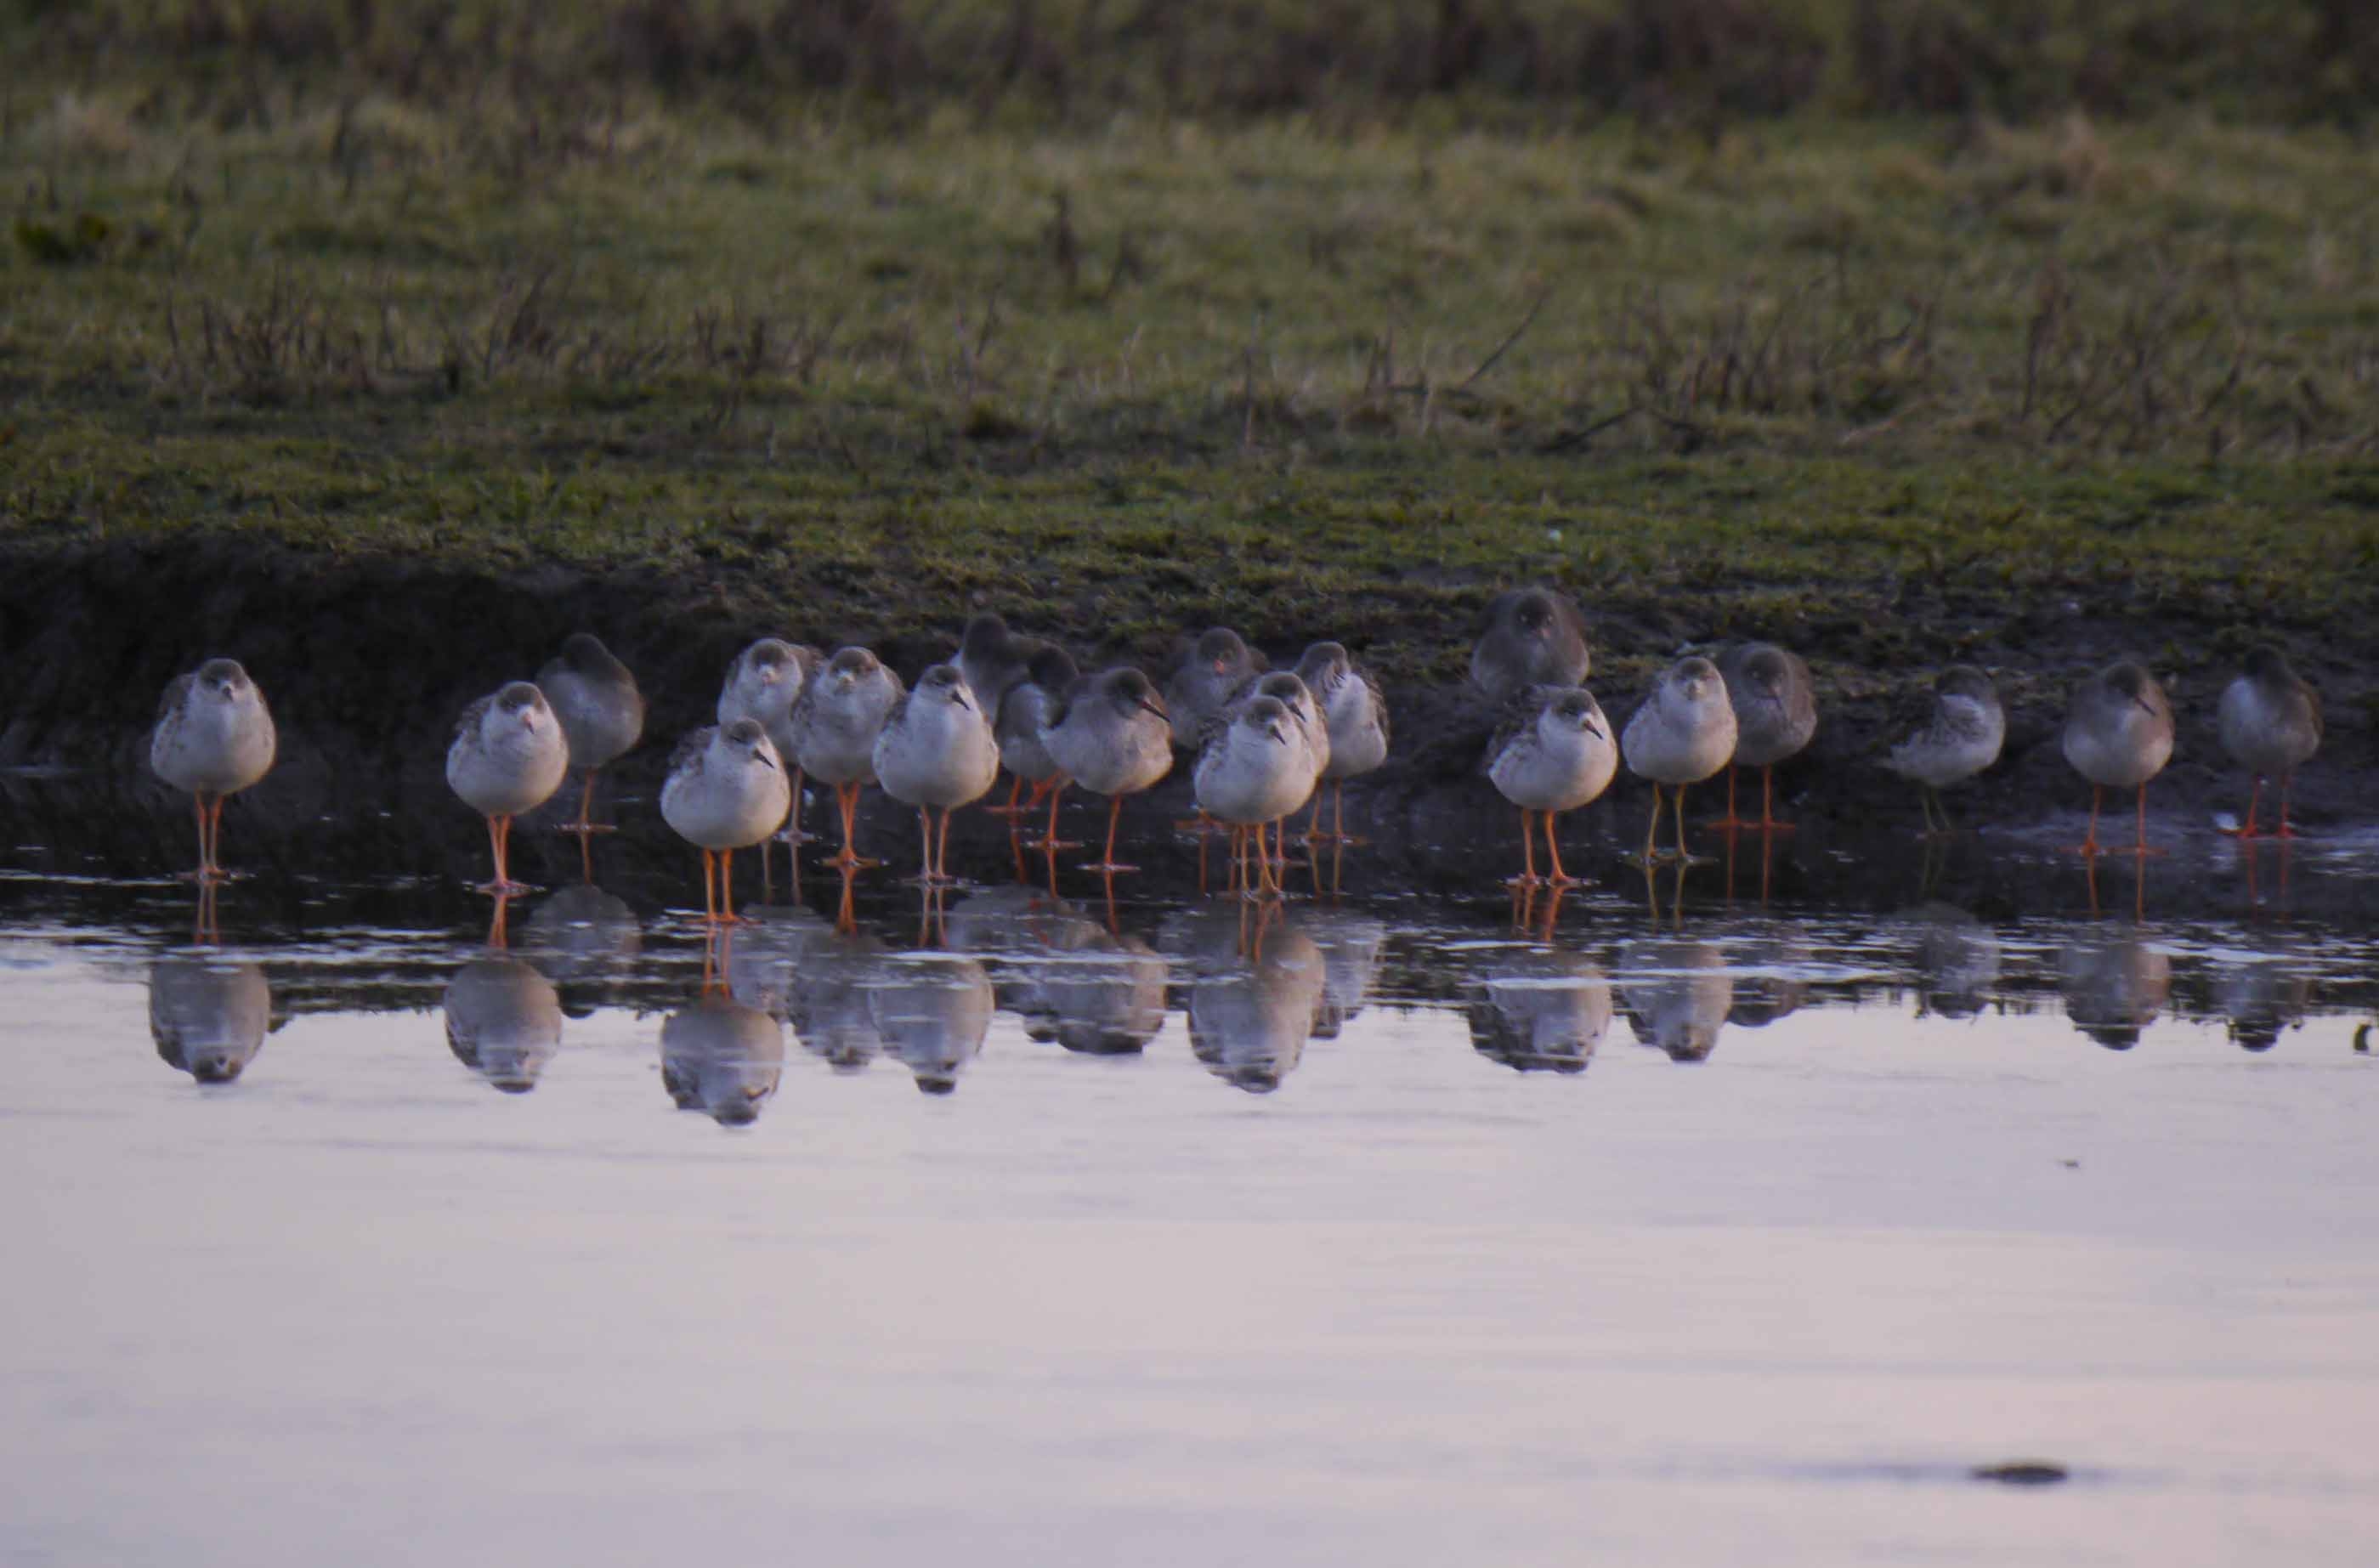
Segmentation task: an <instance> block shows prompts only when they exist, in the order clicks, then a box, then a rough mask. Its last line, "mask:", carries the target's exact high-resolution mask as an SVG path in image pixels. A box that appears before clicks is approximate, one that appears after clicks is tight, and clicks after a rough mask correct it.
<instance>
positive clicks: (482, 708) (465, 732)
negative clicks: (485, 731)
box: [454, 693, 496, 741]
mask: <svg viewBox="0 0 2379 1568" xmlns="http://www.w3.org/2000/svg"><path fill="white" fill-rule="evenodd" d="M495 705H496V699H495V694H493V693H489V694H488V695H486V696H484V697H481V698H480V699H479V700H478V701H477V702H475V703H473V704H472V705H471V706H468V707H466V708H465V709H464V710H463V717H462V718H458V719H456V720H455V721H454V739H455V740H457V741H462V740H467V739H468V738H470V737H471V736H473V735H477V733H478V732H479V725H480V722H481V721H482V720H483V719H485V718H487V717H488V709H489V708H491V707H493V706H495Z"/></svg>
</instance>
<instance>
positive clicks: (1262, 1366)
mask: <svg viewBox="0 0 2379 1568" xmlns="http://www.w3.org/2000/svg"><path fill="white" fill-rule="evenodd" d="M606 852H607V851H606V850H605V849H604V848H602V847H598V850H597V852H596V855H595V858H594V862H593V864H594V869H595V870H596V872H597V873H598V878H599V877H600V876H601V874H604V873H605V871H606V870H607V868H606V865H605V861H604V856H605V854H606ZM1818 852H1819V851H1817V850H1805V849H1795V850H1790V851H1789V853H1791V854H1793V855H1800V856H1807V855H1811V854H1816V853H1818ZM1993 852H1994V853H2011V854H2012V855H2013V856H2014V858H2015V860H2016V861H2017V862H2023V863H2024V864H2028V865H2029V866H2030V868H2031V869H2030V870H2028V871H2022V870H2021V869H2020V871H2019V873H2011V874H2009V876H2010V878H2011V880H2007V881H2005V882H2004V883H1994V884H1993V888H1994V890H1993V891H1992V892H1991V894H1990V895H1989V897H1988V898H1987V899H1984V900H1981V902H1982V903H1983V904H1984V905H1986V906H1987V907H1982V908H1979V909H1977V908H1974V907H1967V906H1966V905H1962V904H1961V902H1960V901H1959V900H1958V899H1957V898H1956V897H1955V896H1944V895H1941V894H1939V893H1938V892H1936V891H1935V890H1934V889H1933V888H1932V887H1930V878H1931V877H1932V871H1931V868H1929V867H1928V868H1926V872H1925V879H1924V880H1922V881H1920V880H1919V879H1918V878H1917V875H1916V874H1915V872H1914V868H1913V867H1910V866H1902V865H1900V864H1898V863H1897V861H1898V860H1899V859H1901V858H1906V857H1913V856H1914V850H1906V849H1902V850H1890V851H1888V852H1882V853H1881V854H1879V857H1878V861H1877V862H1876V863H1877V864H1878V872H1877V875H1878V877H1879V878H1880V877H1884V876H1885V874H1886V873H1887V872H1888V873H1889V878H1888V880H1890V881H1891V886H1892V887H1893V888H1894V889H1899V890H1898V891H1888V892H1887V891H1879V892H1878V896H1877V897H1875V898H1873V899H1867V900H1866V901H1864V902H1863V903H1861V902H1858V901H1856V900H1850V899H1831V900H1827V899H1798V900H1794V899H1775V898H1771V899H1769V900H1768V901H1767V902H1765V903H1763V902H1762V901H1761V899H1759V897H1758V879H1757V878H1756V877H1752V876H1749V875H1744V876H1742V877H1740V878H1739V879H1738V880H1737V882H1736V883H1735V885H1734V887H1733V896H1732V897H1730V896H1729V890H1728V887H1727V886H1726V884H1725V882H1724V881H1723V880H1722V878H1721V872H1720V870H1719V869H1718V868H1709V869H1707V870H1703V871H1697V872H1696V873H1694V874H1692V876H1690V877H1689V878H1688V879H1687V880H1686V881H1685V884H1684V893H1683V898H1682V900H1681V901H1682V904H1683V908H1682V910H1681V911H1680V910H1679V909H1678V908H1677V907H1676V906H1677V904H1678V903H1679V902H1680V900H1679V899H1678V898H1677V896H1676V891H1675V889H1676V884H1675V883H1674V881H1673V877H1671V876H1664V877H1663V878H1662V879H1661V881H1660V883H1659V884H1656V885H1655V886H1654V887H1652V888H1651V889H1650V890H1649V893H1647V890H1646V889H1645V888H1644V887H1643V885H1642V883H1641V880H1640V878H1638V879H1636V880H1635V881H1632V882H1631V881H1629V880H1627V879H1626V878H1624V877H1607V878H1605V879H1603V880H1602V881H1601V882H1600V883H1599V884H1598V885H1597V886H1596V887H1591V888H1588V889H1586V890H1583V891H1581V892H1580V893H1576V894H1573V895H1571V896H1570V897H1569V898H1568V899H1564V901H1563V902H1562V904H1561V906H1560V907H1559V908H1558V909H1550V908H1549V907H1548V906H1547V905H1546V904H1545V903H1543V902H1542V901H1540V902H1539V904H1538V905H1537V906H1536V907H1535V908H1533V909H1528V910H1518V911H1516V910H1515V909H1514V908H1513V906H1512V905H1511V903H1510V902H1509V900H1507V899H1503V897H1502V896H1500V895H1492V896H1488V897H1481V898H1475V899H1473V898H1463V897H1454V896H1444V895H1440V894H1428V895H1422V894H1418V893H1413V892H1409V891H1404V890H1399V889H1398V888H1396V887H1388V886H1356V887H1352V888H1350V889H1346V890H1343V891H1342V893H1341V895H1340V896H1339V897H1337V898H1335V899H1333V898H1330V897H1326V896H1324V897H1313V896H1306V897H1301V898H1299V899H1295V900H1293V901H1291V902H1290V903H1289V904H1287V905H1286V907H1285V908H1284V909H1282V910H1280V911H1278V912H1276V913H1274V914H1269V915H1267V914H1265V913H1263V912H1262V911H1250V910H1248V909H1245V908H1243V907H1242V906H1240V905H1239V904H1238V903H1236V902H1229V901H1224V900H1219V899H1202V898H1200V897H1199V896H1197V894H1196V892H1195V889H1194V887H1192V886H1185V885H1183V884H1182V883H1181V882H1180V881H1179V879H1177V878H1173V877H1164V878H1151V879H1150V882H1151V886H1149V887H1146V888H1143V889H1135V888H1129V887H1127V888H1126V889H1125V890H1126V892H1127V893H1128V894H1129V895H1130V896H1129V898H1127V899H1126V900H1125V901H1123V902H1121V903H1118V904H1117V905H1116V906H1114V907H1113V908H1112V909H1110V908H1109V906H1108V905H1107V904H1106V903H1105V901H1104V900H1102V899H1099V898H1097V897H1096V887H1095V886H1094V885H1090V886H1081V887H1078V886H1073V885H1071V884H1070V883H1069V884H1066V885H1062V886H1063V890H1064V891H1065V892H1066V893H1067V894H1068V898H1066V899H1051V898H1050V897H1048V895H1047V893H1046V890H1045V889H1042V890H1040V891H1038V892H1036V891H1035V890H1034V889H1033V888H1032V887H973V888H971V889H966V890H961V891H960V892H957V893H954V894H952V895H950V896H948V898H947V899H945V900H944V901H943V903H942V906H941V911H940V918H939V919H938V920H937V919H936V918H935V911H933V909H932V908H931V907H930V906H928V905H925V904H924V902H923V900H922V898H921V896H920V895H919V894H918V893H917V892H916V891H915V890H913V889H909V888H904V887H900V886H899V885H898V884H895V883H892V882H890V881H889V880H888V874H884V873H877V874H875V875H876V878H879V879H884V880H882V881H881V884H880V886H871V885H870V884H868V883H865V882H863V885H862V890H861V894H860V898H859V900H858V901H857V903H856V904H855V906H854V907H853V908H852V909H851V911H849V913H850V915H851V919H850V920H849V921H848V922H839V921H838V918H837V917H838V916H839V915H840V914H842V913H843V912H844V911H841V910H840V909H839V908H838V907H837V899H836V898H835V896H834V889H832V888H831V887H826V888H822V887H819V886H818V885H817V884H816V882H815V879H814V878H813V879H812V881H811V882H810V883H809V884H808V885H807V886H806V887H804V889H803V891H804V892H805V893H806V894H807V895H808V898H809V900H810V901H809V902H807V903H804V904H800V905H795V904H792V903H790V902H779V903H777V904H775V905H771V906H767V907H765V908H762V909H760V910H758V911H757V912H758V913H759V915H760V917H761V918H760V923H758V924H756V925H755V926H753V927H752V928H750V929H748V930H745V931H743V932H742V933H740V934H738V935H735V936H734V937H733V938H732V939H731V941H730V942H729V943H728V944H727V945H726V947H725V950H724V952H723V953H719V952H714V951H711V950H709V949H708V948H707V947H706V944H705V943H704V941H703V939H702V937H701V935H700V933H699V931H698V929H697V928H696V926H695V925H694V924H693V923H690V922H689V920H688V919H687V918H686V916H685V914H684V912H683V911H682V905H683V903H684V902H685V900H686V899H687V898H688V896H689V895H690V894H691V893H692V892H693V891H694V883H693V874H692V864H691V861H690V859H689V860H688V862H687V863H686V864H685V865H684V866H682V867H679V866H677V865H676V864H675V862H674V861H670V862H669V869H668V871H667V874H660V873H658V872H655V871H654V870H652V869H651V868H646V867H637V868H633V872H632V874H622V875H620V876H619V878H618V880H617V881H615V882H612V883H607V884H606V885H605V887H603V888H602V889H600V890H598V888H596V887H564V888H562V889H561V890H558V891H555V892H550V893H547V894H544V895H541V896H537V897H534V898H530V899H524V900H519V901H517V902H516V903H515V904H514V905H513V907H512V908H511V909H510V910H509V911H507V913H506V918H505V922H504V928H503V929H502V930H501V932H499V933H492V934H491V933H490V931H489V928H488V924H487V915H486V906H485V905H484V903H478V902H474V901H473V900H471V899H467V898H465V897H464V896H463V895H461V894H460V893H458V892H457V891H455V890H454V889H453V888H451V887H447V886H445V885H443V884H442V883H440V884H435V885H432V884H429V883H426V882H412V883H398V884H394V885H391V884H388V883H385V882H374V881H371V880H369V879H367V878H363V877H357V876H344V875H332V874H324V875H321V876H319V877H313V878H298V879H293V878H290V877H286V876H283V875H280V874H271V875H266V876H260V877H258V878H256V879H254V880H252V881H248V882H242V883H235V884H234V885H233V886H231V887H229V888H227V889H225V890H224V891H223V894H222V896H221V898H220V899H219V901H218V904H217V907H216V909H215V911H213V912H214V915H215V921H216V924H217V926H219V935H220V941H219V942H199V941H195V940H194V939H193V938H194V935H199V934H200V933H199V930H198V925H199V909H198V907H197V896H196V895H195V894H194V893H193V892H192V891H191V890H190V889H189V888H188V887H186V886H179V885H175V884H173V883H170V882H164V881H146V882H143V881H137V880H126V879H124V878H123V877H121V876H120V875H116V874H112V873H113V872H115V871H117V870H120V869H121V868H120V867H112V866H109V865H107V864H105V863H103V862H104V857H85V858H80V859H78V857H76V856H74V855H71V854H62V853H59V852H57V851H56V850H54V848H45V849H39V850H35V849H30V848H26V849H20V850H18V851H17V852H16V853H15V854H14V857H13V860H12V862H11V863H12V864H13V865H14V867H15V868H16V869H14V870H12V871H6V872H0V1123H5V1131H4V1132H0V1175H5V1176H6V1180H7V1182H8V1185H9V1188H10V1189H11V1190H12V1191H13V1192H14V1193H15V1194H16V1199H15V1201H13V1202H12V1203H10V1204H9V1205H8V1206H7V1208H6V1217H5V1218H0V1254H4V1255H5V1256H6V1258H7V1259H8V1260H9V1264H10V1267H9V1271H8V1272H9V1284H8V1285H7V1287H6V1291H5V1293H0V1302H5V1306H0V1313H5V1317H0V1326H5V1328H6V1333H5V1334H0V1394H5V1409H6V1412H7V1414H6V1417H5V1418H0V1445H5V1452H0V1561H6V1562H12V1563H14V1562H25V1563H50V1562H55V1563H76V1564H81V1563H93V1562H176V1563H242V1564H255V1563H313V1562H324V1561H330V1560H333V1559H336V1560H341V1561H347V1562H392V1563H394V1562H423V1561H438V1560H441V1559H443V1560H452V1561H458V1562H499V1561H510V1562H565V1561H566V1562H596V1563H610V1562H622V1563H626V1562H650V1561H653V1560H655V1559H657V1558H659V1557H662V1556H663V1555H664V1554H680V1555H682V1554H686V1553H701V1552H719V1553H726V1552H738V1553H743V1552H750V1551H753V1550H763V1551H766V1552H767V1553H768V1554H769V1555H770V1556H771V1557H778V1558H781V1557H784V1556H788V1555H791V1554H792V1553H795V1552H802V1553H806V1554H810V1555H814V1556H815V1557H816V1558H817V1559H818V1560H820V1561H825V1562H863V1561H864V1562H943V1561H962V1562H969V1563H1018V1564H1024V1563H1035V1564H1038V1563H1051V1562H1123V1561H1131V1562H1160V1563H1172V1562H1180V1563H1199V1564H1205V1563H1215V1562H1250V1563H1278V1562H1288V1563H1306V1562H1310V1563H1325V1562H1326V1563H1339V1562H1349V1561H1365V1562H1374V1563H1415V1564H1421V1563H1428V1564H1441V1563H1444V1562H1481V1563H1484V1562H1579V1561H1584V1560H1601V1561H1612V1562H1745V1561H1751V1560H1755V1559H1756V1560H1757V1561H1761V1562H1808V1563H1829V1564H1831V1563H1843V1562H1918V1561H1922V1562H1987V1563H2006V1562H2059V1563H2092V1562H2155V1563H2158V1564H2176V1563H2199V1562H2204V1563H2217V1562H2221V1563H2228V1562H2340V1563H2345V1562H2354V1563H2362V1562H2369V1561H2371V1560H2372V1555H2373V1550H2379V1246H2374V1243H2379V1217H2374V1212H2375V1211H2374V1205H2373V1194H2374V1193H2379V1141H2375V1140H2374V1137H2373V1125H2374V1114H2375V1113H2379V1061H2374V1058H2373V1055H2370V1054H2368V1053H2367V1052H2365V1051H2364V1050H2363V1049H2362V1047H2363V1046H2364V1045H2366V1044H2368V1043H2370V1042H2369V1040H2368V1038H2367V1037H2365V1036H2361V1035H2359V1034H2358V1031H2359V1030H2361V1027H2362V1026H2364V1025H2366V1024H2368V1023H2369V1021H2370V1019H2371V1016H2372V1008H2373V1005H2374V1000H2379V929H2374V927H2373V925H2372V924H2370V923H2368V922H2366V921H2364V920H2363V919H2361V917H2360V915H2359V914H2357V913H2355V912H2354V911H2356V910H2358V909H2359V908H2360V905H2359V904H2358V903H2357V902H2356V900H2357V899H2360V898H2361V897H2362V896H2363V895H2362V894H2361V893H2360V892H2358V891H2356V890H2357V889H2359V888H2361V887H2363V886H2364V885H2365V883H2366V879H2367V878H2368V877H2369V876H2370V874H2371V873H2372V871H2373V869H2374V862H2373V859H2372V857H2370V856H2369V855H2368V854H2367V853H2364V852H2361V851H2358V850H2351V849H2349V850H2335V849H2334V850H2329V851H2326V852H2323V851H2314V850H2305V851H2303V852H2301V854H2300V855H2299V856H2297V857H2296V859H2297V863H2296V864H2295V865H2294V866H2293V867H2292V872H2291V874H2292V876H2293V878H2294V881H2293V884H2292V885H2291V886H2289V887H2285V888H2283V887H2278V885H2277V883H2276V862H2273V861H2272V860H2270V859H2269V858H2267V859H2266V860H2265V861H2264V862H2261V864H2262V870H2261V873H2260V875H2261V878H2262V880H2261V881H2260V882H2259V884H2258V885H2257V887H2255V888H2253V889H2252V890H2249V889H2247V888H2246V887H2244V883H2243V877H2244V867H2243V865H2242V864H2241V863H2240V862H2237V860H2236V859H2235V857H2233V858H2221V857H2215V858H2209V859H2206V860H2204V861H2203V862H2183V863H2180V864H2175V865H2171V866H2164V865H2159V866H2158V867H2156V868H2155V869H2153V870H2152V871H2151V872H2150V873H2149V881H2148V882H2147V884H2146V885H2145V886H2144V887H2141V886H2137V885H2135V883H2134V880H2133V874H2132V873H2131V870H2130V869H2129V868H2122V869H2119V870H2117V871H2112V872H2110V873H2108V874H2107V877H2108V880H2107V881H2106V882H2105V883H2103V884H2102V885H2101V886H2100V887H2098V888H2097V889H2095V893H2096V895H2097V900H2096V901H2097V905H2098V908H2099V910H2100V911H2101V912H2099V913H2098V914H2096V915H2095V916H2094V915H2093V914H2092V912H2091V898H2090V894H2091V892H2092V890H2091V889H2089V888H2087V887H2085V885H2084V882H2083V877H2082V876H2081V874H2080V873H2079V872H2078V871H2075V870H2073V869H2071V867H2070V866H2066V865H2062V864H2059V863H2057V862H2055V860H2054V857H2053V856H2051V855H2049V854H2048V853H2047V851H2046V850H2023V849H2019V850H2013V851H1993ZM233 856H234V859H235V860H236V858H237V844H236V842H235V843H234V845H233ZM2027 856H2029V857H2030V859H2029V860H2028V861H2027V860H2026V857H2027ZM1999 869H2000V870H2004V868H2003V867H2002V868H1999ZM1356 880H1357V882H1358V883H1359V882H1360V878H1359V877H1358V878H1357V879H1356ZM1785 880H1786V881H1787V882H1788V883H1789V880H1790V879H1785ZM1838 880H1839V878H1838ZM1853 880H1855V878H1854V879H1853ZM1949 885H1950V887H1951V888H1952V894H1953V895H1954V892H1955V889H1956V887H1959V886H1961V885H1960V884H1958V883H1957V882H1956V879H1955V878H1954V877H1952V878H1951V879H1950V883H1949ZM1966 885H1968V886H1971V885H1972V878H1969V881H1968V884H1966ZM1342 888H1346V885H1345V884H1342ZM2010 889H2013V890H2014V891H2012V892H2011V891H2010ZM1084 894H1088V895H1090V896H1089V897H1087V898H1085V897H1081V895H1084ZM747 897H749V894H747ZM779 898H780V899H781V898H782V890H781V889H779ZM2160 899H2161V901H2162V902H2163V903H2164V904H2166V905H2168V906H2169V907H2171V908H2172V909H2175V910H2184V909H2185V910H2187V911H2191V912H2187V913H2173V914H2163V915H2160V914H2159V902H2160ZM1974 902H1975V900H1973V899H1969V900H1968V904H1973V903H1974ZM1656 906H1657V912H1656ZM2339 911H2346V912H2344V913H2341V912H2339ZM1549 916H1550V919H1548V917H1549ZM216 934H217V933H216V932H214V931H208V932H206V933H204V935H216ZM491 935H498V936H500V937H501V939H502V940H503V943H504V945H503V946H502V947H494V946H491V945H490V941H489V938H490V936H491ZM2035 1458H2037V1459H2043V1460H2050V1461H2054V1462H2056V1463H2058V1464H2059V1465H2064V1466H2067V1467H2068V1468H2069V1469H2070V1471H2071V1477H2072V1478H2071V1480H2070V1481H2068V1482H2067V1483H2066V1484H2063V1485H2061V1486H2054V1487H2047V1488H2028V1489H2027V1488H2012V1487H2008V1486H2003V1485H1994V1484H1987V1483H1982V1482H1977V1481H1975V1480H1973V1479H1971V1478H1969V1476H1968V1472H1969V1470H1970V1469H1971V1467H1973V1466H1974V1465H1988V1464H1992V1463H1997V1462H2001V1461H2008V1460H2017V1459H2035Z"/></svg>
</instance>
